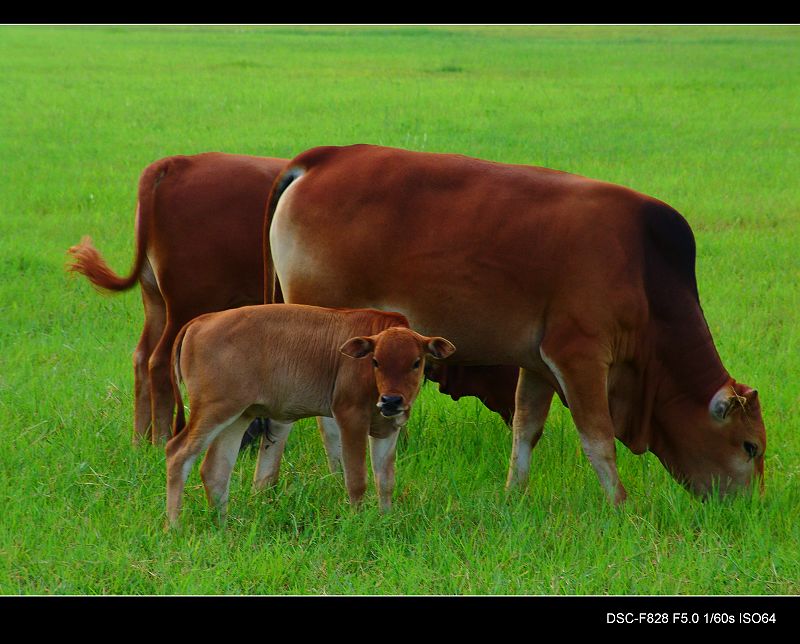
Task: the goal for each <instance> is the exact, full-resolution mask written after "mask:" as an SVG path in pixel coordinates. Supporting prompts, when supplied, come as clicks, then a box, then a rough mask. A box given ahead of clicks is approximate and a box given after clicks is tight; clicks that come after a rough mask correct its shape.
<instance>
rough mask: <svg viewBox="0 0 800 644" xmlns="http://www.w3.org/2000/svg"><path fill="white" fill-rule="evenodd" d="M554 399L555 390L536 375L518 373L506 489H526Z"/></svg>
mask: <svg viewBox="0 0 800 644" xmlns="http://www.w3.org/2000/svg"><path fill="white" fill-rule="evenodd" d="M552 399H553V389H552V387H551V386H550V385H549V384H548V383H547V382H546V381H544V380H543V379H542V378H541V377H540V376H538V375H537V374H536V373H534V372H532V371H529V370H527V369H520V370H519V381H518V382H517V393H516V402H515V411H514V418H513V421H512V424H511V428H512V432H513V439H512V445H511V463H510V465H509V467H508V479H507V480H506V488H507V489H513V488H519V489H523V490H524V489H525V487H526V486H527V485H528V479H529V478H530V469H531V452H532V451H533V448H534V447H536V443H538V442H539V439H540V438H541V436H542V431H543V430H544V421H545V420H546V419H547V414H548V412H549V411H550V401H551V400H552Z"/></svg>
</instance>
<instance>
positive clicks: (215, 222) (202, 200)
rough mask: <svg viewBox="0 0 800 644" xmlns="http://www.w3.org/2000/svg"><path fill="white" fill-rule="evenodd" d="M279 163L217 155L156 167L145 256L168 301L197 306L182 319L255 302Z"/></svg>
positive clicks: (184, 158) (173, 159)
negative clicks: (265, 217) (265, 220)
mask: <svg viewBox="0 0 800 644" xmlns="http://www.w3.org/2000/svg"><path fill="white" fill-rule="evenodd" d="M285 163H286V161H285V160H284V159H272V158H266V157H253V156H245V155H233V154H224V153H219V152H209V153H205V154H198V155H193V156H173V157H169V158H166V159H163V160H162V161H160V162H158V168H157V171H156V172H155V174H154V177H153V184H152V190H153V210H154V212H153V213H152V217H151V221H150V222H149V225H150V227H151V228H150V231H149V233H150V234H149V247H148V259H149V260H150V262H151V264H152V266H153V269H154V271H155V273H156V276H157V279H158V286H159V288H160V289H161V291H162V292H163V293H164V295H165V299H166V300H167V301H169V300H170V297H171V296H174V297H175V298H178V299H179V300H180V301H181V303H182V304H183V303H187V305H188V306H191V305H192V303H193V302H194V303H196V307H195V309H196V310H190V311H186V312H182V314H183V315H184V316H186V319H189V318H190V317H192V316H194V315H197V314H200V313H204V312H207V311H212V310H219V309H223V308H230V307H234V306H239V305H242V304H251V303H254V302H260V301H261V298H262V293H263V242H262V238H261V233H262V230H263V215H264V210H265V206H266V201H267V197H268V194H269V190H270V187H271V185H272V181H273V180H274V179H275V177H276V176H277V175H278V173H279V172H280V171H281V169H282V168H283V166H284V165H285ZM173 294H174V295H173Z"/></svg>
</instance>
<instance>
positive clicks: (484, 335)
mask: <svg viewBox="0 0 800 644" xmlns="http://www.w3.org/2000/svg"><path fill="white" fill-rule="evenodd" d="M288 167H290V168H291V167H296V168H300V169H301V172H299V173H297V174H298V175H299V178H298V179H296V180H295V181H294V183H292V184H291V185H289V186H288V188H287V189H286V191H285V192H284V194H283V196H282V197H281V199H280V201H279V202H278V204H277V209H276V211H275V214H274V217H273V221H272V222H271V229H270V246H271V252H272V255H273V258H274V262H275V270H276V273H277V275H278V279H279V281H280V285H281V289H282V291H283V295H284V297H285V299H286V301H287V302H304V303H310V304H317V305H322V306H354V307H374V308H380V309H386V310H397V311H401V312H403V313H404V314H406V315H407V317H408V318H409V322H410V324H411V325H412V327H414V328H418V329H420V332H423V333H432V334H441V335H444V336H445V337H448V338H450V339H452V341H453V342H454V343H455V344H456V346H458V347H459V351H458V355H457V358H458V360H459V362H466V363H470V362H472V363H476V364H519V363H520V355H522V354H524V353H525V352H530V351H531V350H532V348H533V347H535V345H536V340H537V337H539V338H540V337H541V335H542V333H543V332H544V330H545V328H546V326H547V321H548V319H549V317H550V316H553V315H556V316H570V315H580V316H582V317H586V318H587V319H591V320H592V321H593V324H595V325H597V327H598V328H599V329H602V330H603V331H605V330H606V327H608V326H613V325H619V324H620V320H622V321H623V324H629V325H635V324H636V323H637V322H638V321H640V320H641V317H642V315H643V312H642V309H643V306H645V304H644V302H643V297H644V291H643V271H642V261H643V253H642V248H643V243H642V240H643V232H642V217H641V210H642V207H643V205H644V204H646V203H648V201H652V200H649V198H647V197H645V196H644V195H640V194H639V193H636V192H634V191H631V190H628V189H626V188H622V187H619V186H615V185H611V184H607V183H603V182H599V181H595V180H591V179H587V178H584V177H580V176H577V175H572V174H568V173H563V172H558V171H554V170H547V169H543V168H534V167H528V166H515V165H506V164H499V163H492V162H487V161H480V160H477V159H471V158H468V157H461V156H457V155H435V154H425V153H414V152H408V151H403V150H393V149H388V148H374V147H372V146H352V147H349V148H323V149H319V150H313V151H310V152H308V153H306V154H304V155H301V156H300V157H298V158H297V159H295V160H294V161H293V162H291V163H290V164H289V166H288ZM612 284H613V287H611V286H610V285H612Z"/></svg>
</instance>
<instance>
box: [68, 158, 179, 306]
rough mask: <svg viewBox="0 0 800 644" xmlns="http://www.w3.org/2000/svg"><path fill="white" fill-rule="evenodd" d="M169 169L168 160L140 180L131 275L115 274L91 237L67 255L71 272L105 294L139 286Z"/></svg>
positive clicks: (146, 173) (150, 169)
mask: <svg viewBox="0 0 800 644" xmlns="http://www.w3.org/2000/svg"><path fill="white" fill-rule="evenodd" d="M167 167H168V164H167V162H166V160H162V161H158V162H156V163H152V164H150V165H149V166H148V167H147V168H145V170H144V172H142V176H141V178H140V179H139V194H138V203H137V207H136V223H135V231H136V232H135V237H136V257H135V258H134V260H133V267H132V268H131V271H130V273H129V274H128V275H127V276H125V277H121V276H119V275H117V274H116V273H115V272H114V271H113V270H111V267H110V266H109V265H108V264H107V263H106V260H105V259H104V258H103V256H102V255H101V254H100V252H99V251H98V250H97V249H96V248H95V247H94V245H93V244H92V240H91V238H90V237H88V236H85V237H83V239H81V241H80V243H79V244H76V245H75V246H72V247H71V248H70V249H69V250H68V251H67V252H68V253H69V254H70V256H71V259H72V263H71V264H69V265H68V266H67V270H68V271H71V272H75V273H81V274H82V275H85V276H86V277H87V278H88V279H89V281H90V282H91V283H92V285H93V286H94V287H95V288H96V289H98V290H101V291H126V290H128V289H129V288H131V287H132V286H133V285H134V284H136V282H137V280H138V279H139V275H140V274H141V272H142V267H143V266H144V261H145V257H146V255H147V234H148V228H149V225H148V224H149V222H150V221H151V220H152V213H153V208H154V201H155V198H154V197H155V190H156V187H157V186H158V183H159V182H160V181H161V179H162V178H163V177H164V175H165V174H166V172H167Z"/></svg>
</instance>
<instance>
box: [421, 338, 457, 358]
mask: <svg viewBox="0 0 800 644" xmlns="http://www.w3.org/2000/svg"><path fill="white" fill-rule="evenodd" d="M425 350H426V351H427V352H428V353H430V354H431V355H432V356H433V357H434V358H439V359H440V360H444V359H445V358H447V357H448V356H451V355H453V353H455V350H456V348H455V346H454V345H453V343H452V342H450V340H445V339H444V338H439V337H436V338H428V341H427V342H426V343H425Z"/></svg>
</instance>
